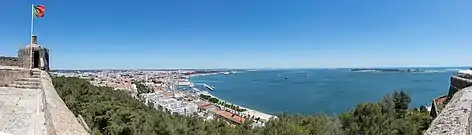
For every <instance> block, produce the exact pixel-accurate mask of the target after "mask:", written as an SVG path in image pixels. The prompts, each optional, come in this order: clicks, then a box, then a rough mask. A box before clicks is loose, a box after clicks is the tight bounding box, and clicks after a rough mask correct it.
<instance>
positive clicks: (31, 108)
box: [0, 66, 89, 135]
mask: <svg viewBox="0 0 472 135" xmlns="http://www.w3.org/2000/svg"><path fill="white" fill-rule="evenodd" d="M0 84H3V86H1V87H0V133H1V132H4V133H9V134H14V135H22V134H36V135H71V134H73V135H88V134H89V133H88V132H87V131H86V130H85V128H84V127H83V126H82V125H81V124H80V123H79V122H78V120H77V118H76V117H75V116H74V114H73V113H72V112H71V111H70V110H69V109H68V108H67V106H66V104H65V103H64V102H63V101H62V99H61V98H60V97H59V95H58V94H57V92H56V90H55V88H54V86H53V84H52V79H51V77H50V76H49V74H48V73H47V72H46V71H42V70H38V69H25V68H19V67H6V66H0Z"/></svg>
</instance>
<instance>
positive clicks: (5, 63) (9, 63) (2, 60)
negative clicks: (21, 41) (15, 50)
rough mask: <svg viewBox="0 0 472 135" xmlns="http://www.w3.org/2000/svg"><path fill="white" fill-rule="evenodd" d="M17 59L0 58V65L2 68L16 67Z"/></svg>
mask: <svg viewBox="0 0 472 135" xmlns="http://www.w3.org/2000/svg"><path fill="white" fill-rule="evenodd" d="M18 63H19V62H18V58H17V57H5V56H0V65H3V66H18Z"/></svg>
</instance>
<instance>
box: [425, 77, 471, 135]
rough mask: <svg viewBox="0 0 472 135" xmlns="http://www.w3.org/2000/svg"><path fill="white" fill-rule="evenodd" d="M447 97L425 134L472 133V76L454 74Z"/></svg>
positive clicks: (459, 134)
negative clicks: (444, 104)
mask: <svg viewBox="0 0 472 135" xmlns="http://www.w3.org/2000/svg"><path fill="white" fill-rule="evenodd" d="M447 98H448V100H449V101H448V103H447V104H446V106H445V107H444V108H443V109H442V110H440V112H439V114H438V115H437V117H436V118H435V119H434V120H433V122H432V123H431V125H430V127H429V128H428V130H427V131H426V132H425V135H472V126H471V124H472V115H471V113H472V76H463V75H454V76H452V77H451V84H450V88H449V92H448V95H447ZM432 113H433V112H432Z"/></svg>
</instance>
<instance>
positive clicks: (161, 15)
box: [0, 0, 472, 69]
mask: <svg viewBox="0 0 472 135" xmlns="http://www.w3.org/2000/svg"><path fill="white" fill-rule="evenodd" d="M33 3H34V4H44V5H45V6H46V13H45V17H44V18H39V19H35V33H37V34H38V41H39V43H40V44H41V45H43V46H45V47H47V48H49V49H50V50H51V65H52V68H54V69H97V68H307V67H308V68H319V67H378V66H468V65H472V60H468V61H464V60H466V59H468V58H469V59H470V58H471V54H472V53H471V51H472V44H471V43H472V34H471V33H472V8H470V7H472V1H467V0H457V1H444V0H232V1H230V0H132V1H131V0H76V1H63V0H55V1H51V0H48V1H46V0H6V1H3V2H2V5H3V6H2V8H0V12H1V13H2V14H0V18H1V19H0V35H1V36H0V55H8V56H15V55H16V50H17V49H18V48H19V47H20V46H21V45H25V44H27V43H28V41H29V33H30V19H31V16H30V15H31V14H30V13H31V9H30V4H33Z"/></svg>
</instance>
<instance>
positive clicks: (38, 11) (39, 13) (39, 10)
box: [33, 5, 46, 18]
mask: <svg viewBox="0 0 472 135" xmlns="http://www.w3.org/2000/svg"><path fill="white" fill-rule="evenodd" d="M45 10H46V8H45V7H44V5H33V14H34V16H36V17H38V18H40V17H44V11H45Z"/></svg>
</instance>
